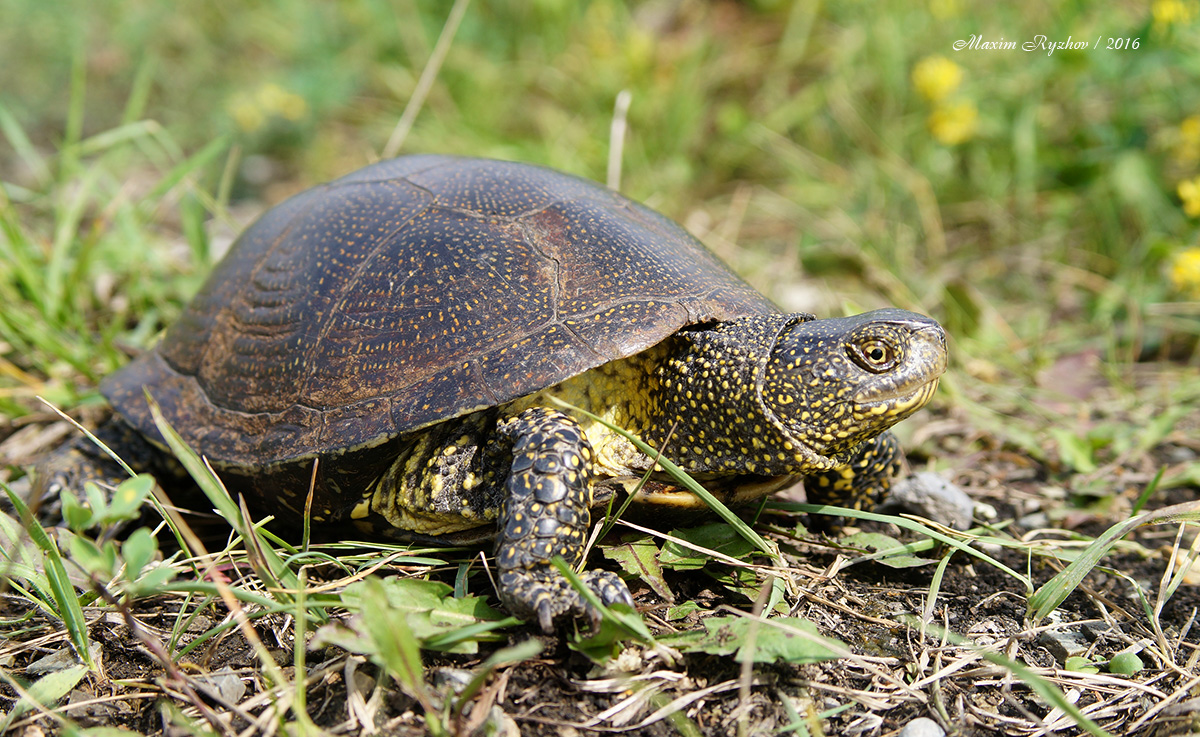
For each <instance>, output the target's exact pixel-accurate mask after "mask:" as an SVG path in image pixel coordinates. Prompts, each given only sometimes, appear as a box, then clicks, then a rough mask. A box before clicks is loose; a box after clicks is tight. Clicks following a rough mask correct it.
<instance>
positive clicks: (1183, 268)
mask: <svg viewBox="0 0 1200 737" xmlns="http://www.w3.org/2000/svg"><path fill="white" fill-rule="evenodd" d="M1167 273H1168V274H1169V275H1170V277H1171V284H1172V285H1173V286H1174V287H1175V290H1176V291H1178V292H1180V293H1181V294H1187V295H1189V296H1191V297H1194V298H1197V299H1200V246H1192V247H1191V248H1185V249H1183V250H1182V251H1180V252H1179V253H1177V254H1175V258H1173V259H1171V266H1170V269H1169V270H1168V272H1167Z"/></svg>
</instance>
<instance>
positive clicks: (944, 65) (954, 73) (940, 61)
mask: <svg viewBox="0 0 1200 737" xmlns="http://www.w3.org/2000/svg"><path fill="white" fill-rule="evenodd" d="M962 78H963V70H962V67H960V66H959V65H957V64H955V63H954V62H952V61H950V60H949V59H947V58H946V57H944V56H927V57H925V58H924V59H922V60H921V61H919V62H917V65H916V66H915V67H913V71H912V82H913V86H914V87H916V88H917V92H919V93H920V94H921V96H922V97H924V98H925V99H926V100H929V101H930V102H940V101H941V100H944V99H946V98H947V97H949V96H950V93H952V92H954V90H956V89H958V85H960V84H962Z"/></svg>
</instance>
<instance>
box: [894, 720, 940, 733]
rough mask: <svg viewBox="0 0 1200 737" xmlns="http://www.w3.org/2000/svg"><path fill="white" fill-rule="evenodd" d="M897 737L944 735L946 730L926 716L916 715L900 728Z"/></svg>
mask: <svg viewBox="0 0 1200 737" xmlns="http://www.w3.org/2000/svg"><path fill="white" fill-rule="evenodd" d="M899 737H946V730H944V729H942V728H941V726H940V725H939V724H938V723H937V722H935V721H933V720H932V719H930V718H928V717H917V718H916V719H914V720H912V721H911V722H909V723H908V724H907V725H905V727H904V729H902V730H900V735H899Z"/></svg>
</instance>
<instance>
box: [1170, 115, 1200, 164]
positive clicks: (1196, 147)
mask: <svg viewBox="0 0 1200 737" xmlns="http://www.w3.org/2000/svg"><path fill="white" fill-rule="evenodd" d="M1176 154H1177V155H1178V156H1179V159H1180V161H1182V162H1183V163H1185V164H1190V163H1194V162H1196V161H1200V115H1193V116H1191V117H1188V118H1184V119H1183V122H1182V123H1180V124H1179V138H1178V141H1177V146H1176Z"/></svg>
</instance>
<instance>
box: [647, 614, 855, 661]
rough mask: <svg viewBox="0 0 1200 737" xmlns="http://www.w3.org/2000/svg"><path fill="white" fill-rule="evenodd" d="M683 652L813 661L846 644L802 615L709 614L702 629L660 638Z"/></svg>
mask: <svg viewBox="0 0 1200 737" xmlns="http://www.w3.org/2000/svg"><path fill="white" fill-rule="evenodd" d="M659 639H660V641H661V642H662V643H663V644H665V645H669V646H671V647H675V648H678V649H679V650H682V651H684V652H702V653H708V654H710V655H734V659H735V660H737V661H739V662H745V661H746V660H751V661H753V662H755V663H773V662H787V663H816V662H820V661H822V660H833V659H835V658H838V657H841V653H844V652H845V651H846V649H847V648H846V646H845V645H844V644H842V643H841V642H838V641H837V640H834V639H831V638H827V637H824V636H823V635H821V634H820V633H819V632H818V631H817V626H816V625H815V624H813V623H812V622H809V621H808V620H805V619H799V618H796V617H779V618H776V619H755V618H753V617H735V616H726V617H710V618H708V619H705V620H704V631H699V630H692V631H689V632H681V633H678V634H673V635H666V636H663V637H661V638H659Z"/></svg>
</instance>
